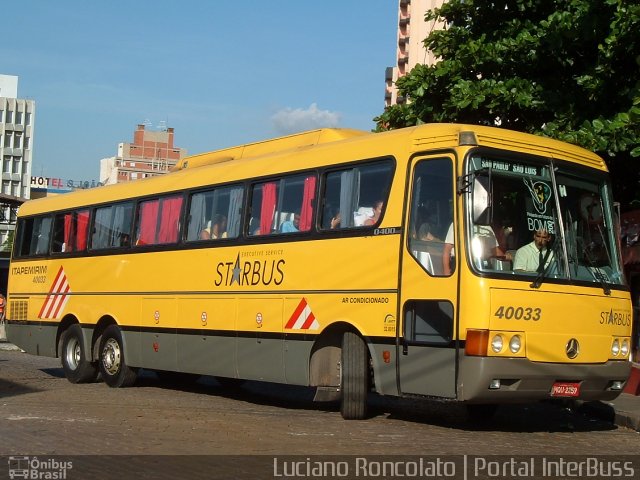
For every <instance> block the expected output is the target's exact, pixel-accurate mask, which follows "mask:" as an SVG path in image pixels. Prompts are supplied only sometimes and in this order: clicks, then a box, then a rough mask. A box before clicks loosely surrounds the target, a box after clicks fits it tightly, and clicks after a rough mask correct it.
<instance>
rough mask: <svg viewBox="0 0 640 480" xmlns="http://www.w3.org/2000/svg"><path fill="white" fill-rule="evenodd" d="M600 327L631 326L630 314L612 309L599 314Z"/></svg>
mask: <svg viewBox="0 0 640 480" xmlns="http://www.w3.org/2000/svg"><path fill="white" fill-rule="evenodd" d="M600 325H620V326H623V327H630V326H631V313H630V312H627V311H624V310H622V311H617V312H616V311H614V310H613V308H612V309H611V310H609V311H608V312H607V311H605V312H600Z"/></svg>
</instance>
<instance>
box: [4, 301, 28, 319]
mask: <svg viewBox="0 0 640 480" xmlns="http://www.w3.org/2000/svg"><path fill="white" fill-rule="evenodd" d="M28 305H29V302H27V301H26V300H14V301H11V302H9V313H10V315H11V316H10V317H9V318H10V319H11V320H27V318H28V317H27V313H28V312H27V310H28Z"/></svg>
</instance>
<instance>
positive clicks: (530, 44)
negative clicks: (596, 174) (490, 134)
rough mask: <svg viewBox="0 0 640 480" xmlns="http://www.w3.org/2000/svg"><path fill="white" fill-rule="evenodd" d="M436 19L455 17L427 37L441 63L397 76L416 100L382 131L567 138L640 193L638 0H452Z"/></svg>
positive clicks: (382, 122) (618, 186) (633, 194)
mask: <svg viewBox="0 0 640 480" xmlns="http://www.w3.org/2000/svg"><path fill="white" fill-rule="evenodd" d="M433 19H439V20H441V21H444V22H445V24H446V25H447V27H446V29H443V30H434V31H433V32H432V33H431V34H430V35H429V36H428V37H427V38H426V40H425V42H424V43H425V46H426V48H428V49H430V50H432V51H433V52H434V54H435V55H436V56H437V57H438V58H439V61H438V62H437V63H436V64H434V65H432V66H427V65H417V66H416V67H415V68H414V69H413V70H411V72H410V73H409V74H408V75H406V76H405V77H402V78H400V79H399V80H398V82H397V87H398V90H399V94H400V95H402V96H404V97H405V98H406V99H407V100H408V102H407V103H405V104H402V105H395V106H392V107H390V108H388V109H386V110H385V112H384V113H383V114H382V115H380V116H379V117H377V118H376V119H375V121H376V122H377V125H378V130H385V129H392V128H400V127H404V126H409V125H415V124H416V123H422V122H459V123H472V124H482V125H500V126H501V127H505V128H510V129H514V130H520V131H524V132H529V133H534V134H540V135H546V136H549V137H553V138H557V139H560V140H565V141H569V142H571V143H575V144H578V145H581V146H583V147H585V148H587V149H589V150H592V151H595V152H597V153H599V154H600V155H602V156H603V157H604V158H605V160H606V161H607V163H608V165H609V167H610V169H611V171H612V177H613V181H614V192H615V194H616V197H617V199H618V200H621V201H623V202H626V203H628V202H630V201H631V200H632V199H634V198H637V199H640V193H639V192H640V188H638V180H639V179H640V175H639V173H638V170H639V169H638V168H637V167H638V163H637V160H635V159H634V158H632V157H638V156H640V36H639V35H638V34H637V32H638V30H639V29H640V4H639V3H638V2H637V0H493V1H491V0H449V1H448V2H447V3H445V4H444V5H443V6H442V7H441V8H439V9H434V10H432V11H429V12H428V13H427V15H426V20H433ZM629 173H632V174H633V178H632V179H630V177H629Z"/></svg>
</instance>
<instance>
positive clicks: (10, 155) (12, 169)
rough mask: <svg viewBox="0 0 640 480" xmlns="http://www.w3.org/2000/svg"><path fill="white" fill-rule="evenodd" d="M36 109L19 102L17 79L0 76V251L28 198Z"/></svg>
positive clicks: (28, 103) (22, 101)
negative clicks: (0, 162)
mask: <svg viewBox="0 0 640 480" xmlns="http://www.w3.org/2000/svg"><path fill="white" fill-rule="evenodd" d="M35 111H36V105H35V102H34V101H33V100H25V99H21V98H18V77H17V76H14V75H0V159H2V164H1V168H2V187H1V190H0V192H1V195H0V249H1V248H2V246H3V245H4V243H5V242H6V240H7V236H8V235H9V232H11V231H13V230H14V229H15V221H16V213H17V206H18V205H20V203H22V202H23V201H24V200H25V199H27V198H29V196H30V185H31V163H32V158H31V155H32V147H33V126H34V120H35Z"/></svg>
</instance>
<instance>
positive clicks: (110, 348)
mask: <svg viewBox="0 0 640 480" xmlns="http://www.w3.org/2000/svg"><path fill="white" fill-rule="evenodd" d="M100 373H102V378H103V379H104V381H105V383H106V384H107V385H109V386H110V387H114V388H120V387H130V386H131V385H133V384H134V383H135V381H136V378H137V376H138V374H137V372H136V370H134V369H132V368H131V367H129V366H128V365H127V364H126V362H125V358H124V348H123V343H122V333H121V332H120V329H119V328H118V327H117V326H116V325H109V326H108V327H107V328H106V330H105V331H104V333H103V334H102V338H101V339H100Z"/></svg>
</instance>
